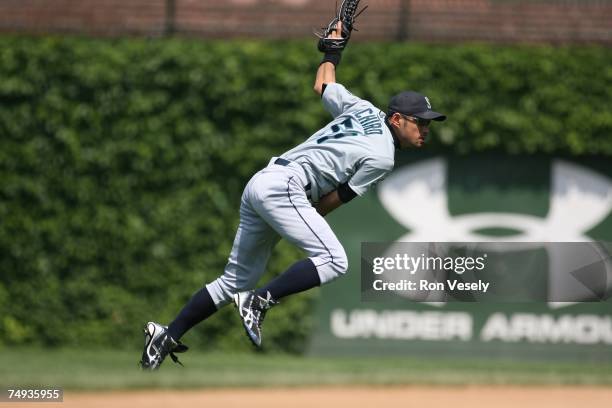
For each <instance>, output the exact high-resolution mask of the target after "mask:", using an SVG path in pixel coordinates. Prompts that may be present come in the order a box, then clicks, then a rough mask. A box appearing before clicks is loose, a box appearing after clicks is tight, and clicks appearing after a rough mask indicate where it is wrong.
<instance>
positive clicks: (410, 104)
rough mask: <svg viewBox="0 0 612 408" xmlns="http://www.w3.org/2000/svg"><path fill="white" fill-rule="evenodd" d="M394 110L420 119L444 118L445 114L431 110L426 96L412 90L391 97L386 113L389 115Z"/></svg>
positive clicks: (441, 119) (440, 119)
mask: <svg viewBox="0 0 612 408" xmlns="http://www.w3.org/2000/svg"><path fill="white" fill-rule="evenodd" d="M395 112H397V113H401V114H404V115H406V116H416V117H417V118H421V119H430V120H437V121H443V120H446V115H443V114H441V113H438V112H434V111H432V110H431V103H430V102H429V98H428V97H426V96H425V95H421V94H420V93H418V92H414V91H404V92H401V93H399V94H397V95H395V96H394V97H392V98H391V100H390V101H389V110H388V111H387V113H388V114H389V115H391V114H393V113H395Z"/></svg>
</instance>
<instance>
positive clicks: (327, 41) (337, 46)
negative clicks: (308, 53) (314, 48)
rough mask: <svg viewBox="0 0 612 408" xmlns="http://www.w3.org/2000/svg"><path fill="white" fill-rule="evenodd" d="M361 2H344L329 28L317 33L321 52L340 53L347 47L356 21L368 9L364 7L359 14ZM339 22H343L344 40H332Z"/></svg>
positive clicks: (354, 0) (355, 0)
mask: <svg viewBox="0 0 612 408" xmlns="http://www.w3.org/2000/svg"><path fill="white" fill-rule="evenodd" d="M359 1H360V0H342V3H341V4H340V7H338V12H337V14H336V16H334V18H333V19H332V21H330V23H329V24H328V25H327V28H323V29H322V31H321V32H319V33H315V34H316V35H317V37H319V45H318V48H319V51H321V52H330V51H331V52H334V51H335V52H339V51H342V50H343V49H344V47H346V44H348V41H349V39H350V38H351V31H353V28H354V24H355V19H356V18H357V17H358V16H359V15H360V14H361V13H363V12H364V11H365V9H367V8H368V6H365V7H363V8H362V9H361V10H359V12H357V8H358V7H359ZM338 21H341V22H342V38H331V37H330V36H331V34H332V32H333V31H334V30H335V29H336V24H337V23H338Z"/></svg>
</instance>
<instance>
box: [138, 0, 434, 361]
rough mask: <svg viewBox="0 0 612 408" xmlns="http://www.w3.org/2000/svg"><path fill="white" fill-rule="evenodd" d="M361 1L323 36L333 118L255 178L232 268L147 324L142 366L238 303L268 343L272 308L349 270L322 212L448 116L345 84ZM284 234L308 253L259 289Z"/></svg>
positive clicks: (324, 76) (320, 90) (417, 98)
mask: <svg viewBox="0 0 612 408" xmlns="http://www.w3.org/2000/svg"><path fill="white" fill-rule="evenodd" d="M358 3H359V0H345V1H343V2H342V5H341V7H340V10H339V12H338V15H337V16H336V18H335V19H334V20H333V21H332V22H331V23H330V25H329V26H328V28H327V30H326V31H325V32H324V34H323V35H321V38H320V40H319V50H321V51H322V52H323V53H324V57H323V61H322V62H321V64H320V66H319V68H318V70H317V74H316V79H315V83H314V90H315V92H316V93H317V94H319V95H320V96H321V99H322V102H323V106H324V107H325V109H327V110H328V111H329V113H330V114H331V115H332V117H333V120H332V121H331V122H330V123H329V124H327V125H326V126H325V127H323V128H322V129H320V130H318V131H317V132H316V133H315V134H313V135H312V136H310V138H308V139H307V140H306V141H304V142H303V143H302V144H300V145H298V146H296V147H295V148H293V149H291V150H289V151H287V152H285V153H284V154H282V155H280V156H279V157H273V158H272V159H271V160H270V162H269V163H268V165H267V166H266V167H265V168H263V169H262V170H260V171H259V172H257V173H256V174H255V175H254V176H253V177H252V178H251V179H250V181H249V182H248V184H247V185H246V187H245V189H244V192H243V195H242V199H241V203H240V224H239V226H238V230H237V232H236V237H235V239H234V244H233V247H232V251H231V254H230V256H229V259H228V263H227V265H226V267H225V270H224V272H223V274H222V275H221V276H220V277H219V278H217V279H216V280H214V281H212V282H210V283H208V284H207V285H206V286H205V287H203V288H202V289H201V290H199V291H198V292H196V293H195V294H194V295H193V297H192V298H191V300H190V301H189V302H188V303H187V304H186V305H185V306H184V308H183V309H182V310H181V311H180V313H179V314H178V316H177V317H176V318H175V319H174V321H172V322H171V323H170V324H169V325H168V326H167V327H166V326H162V325H161V324H158V323H155V322H149V323H147V324H146V326H145V329H144V331H145V346H144V351H143V353H142V359H141V362H140V364H141V367H142V368H143V369H148V370H155V369H157V368H159V366H160V365H161V364H162V362H163V361H164V359H165V358H166V357H167V356H168V355H170V356H171V358H172V360H173V361H175V362H178V359H177V358H176V356H175V353H180V352H184V351H186V350H187V346H185V345H184V344H182V343H181V342H180V338H181V337H182V336H183V335H184V334H185V333H186V332H187V331H188V330H189V329H191V328H192V327H193V326H195V325H196V324H198V323H199V322H201V321H203V320H204V319H206V318H208V317H210V316H211V315H212V314H213V313H215V312H216V311H217V310H218V309H219V308H221V307H222V306H224V305H226V304H228V303H230V302H233V303H234V304H235V306H236V307H237V310H238V313H239V314H240V317H241V319H242V323H243V326H244V328H245V330H246V333H247V335H248V337H249V339H250V340H251V341H252V342H253V344H254V345H255V346H258V347H260V346H261V343H262V323H263V321H264V317H265V315H266V312H267V311H268V310H269V309H270V308H271V307H273V306H275V305H277V304H278V302H279V300H280V299H282V298H283V297H285V296H289V295H291V294H294V293H298V292H302V291H305V290H308V289H310V288H313V287H315V286H319V285H323V284H326V283H329V282H331V281H333V280H334V279H336V278H338V277H340V276H342V275H344V274H345V273H346V271H347V268H348V263H347V258H346V254H345V252H344V249H343V248H342V244H341V243H340V242H339V241H338V238H337V237H336V235H335V234H334V232H333V231H332V229H331V228H330V226H329V225H328V224H327V222H326V221H325V219H324V218H323V217H324V216H325V215H326V214H328V213H330V212H331V211H333V210H335V209H336V208H338V207H340V206H341V205H342V204H344V203H347V202H349V201H350V200H352V199H353V198H355V197H357V196H361V195H363V194H364V193H365V192H366V191H367V190H368V189H369V188H370V187H371V186H373V185H375V184H376V183H378V182H379V181H381V180H382V179H383V178H384V177H385V176H386V175H387V174H388V173H389V172H390V171H391V170H392V169H393V164H394V155H395V151H396V150H398V149H407V148H411V147H421V146H422V145H423V143H425V140H426V137H427V134H428V132H429V125H430V122H431V121H432V120H436V121H442V120H444V119H445V118H446V117H445V116H444V115H442V114H440V113H437V112H434V111H433V110H432V109H431V105H430V103H429V100H428V99H427V97H425V96H423V95H421V94H419V93H416V92H411V91H407V92H402V93H400V94H398V95H395V96H394V97H393V98H391V100H390V103H389V108H388V111H387V113H386V114H385V113H384V112H382V111H381V110H380V109H378V108H376V107H375V106H374V105H372V104H371V103H370V102H368V101H366V100H363V99H360V98H359V97H357V96H355V95H353V94H351V93H350V92H349V91H348V90H347V89H346V88H345V87H344V86H342V85H341V84H339V83H337V82H336V68H337V66H338V64H339V63H340V57H341V52H342V50H343V49H344V47H345V46H346V43H347V42H348V39H349V38H350V33H351V30H352V26H353V22H354V18H355V17H356V15H358V14H356V13H355V12H356V9H357V5H358ZM281 238H284V239H286V240H288V241H289V242H291V243H293V244H294V245H296V246H298V247H299V248H301V249H302V250H304V251H305V252H306V254H307V255H308V257H307V258H306V259H303V260H300V261H298V262H296V263H294V264H293V265H291V266H290V267H289V268H288V269H287V270H286V271H285V272H283V273H282V274H280V275H279V276H278V277H276V278H275V279H273V280H272V281H270V282H268V283H267V284H265V285H264V286H263V287H260V288H259V289H255V290H254V288H255V287H256V285H257V283H258V281H259V279H260V277H261V276H262V274H263V273H264V271H265V268H266V264H267V262H268V258H269V256H270V252H271V251H272V249H273V247H274V246H275V245H276V243H277V242H278V241H279V240H280V239H281Z"/></svg>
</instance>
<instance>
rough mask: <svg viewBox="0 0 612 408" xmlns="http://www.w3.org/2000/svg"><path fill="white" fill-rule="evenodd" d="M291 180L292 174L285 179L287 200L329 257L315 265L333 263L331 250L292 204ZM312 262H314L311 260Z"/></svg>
mask: <svg viewBox="0 0 612 408" xmlns="http://www.w3.org/2000/svg"><path fill="white" fill-rule="evenodd" d="M291 181H293V176H291V177H289V181H287V197H288V198H289V202H290V203H291V205H292V206H293V209H294V210H295V212H296V213H298V215H299V216H300V218H301V219H302V221H304V224H306V226H307V227H308V229H309V230H310V232H312V233H313V234H314V236H315V237H316V238H317V239H318V240H319V242H320V243H321V245H323V247H324V248H325V250H326V251H327V253H328V254H329V257H330V259H331V260H330V261H327V262H323V263H322V264H320V265H315V267H316V268H318V267H319V266H323V265H326V264H328V263H332V264H333V263H334V256H333V255H332V253H331V251H330V250H329V248H328V247H327V245H325V243H324V242H323V240H322V239H321V238H320V237H319V236H318V235H317V233H316V232H314V230H313V229H312V227H311V226H310V225H309V224H308V222H306V220H305V219H304V217H302V214H300V211H299V210H298V209H297V207H296V206H295V204H293V200H292V199H291V190H290V187H289V185H290V184H291ZM313 263H314V262H313Z"/></svg>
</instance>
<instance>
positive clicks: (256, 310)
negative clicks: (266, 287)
mask: <svg viewBox="0 0 612 408" xmlns="http://www.w3.org/2000/svg"><path fill="white" fill-rule="evenodd" d="M234 304H235V305H236V307H237V308H238V314H240V318H241V319H242V325H243V326H244V329H245V330H246V333H247V336H248V337H249V340H251V342H252V343H253V344H254V345H255V346H257V347H261V325H262V324H263V321H264V317H265V316H266V312H267V311H268V309H270V308H271V307H272V306H274V305H277V304H278V302H277V301H275V300H273V299H272V297H271V296H270V292H268V295H267V297H265V298H263V297H261V296H259V295H257V294H256V293H255V291H252V290H251V291H248V292H241V293H236V294H235V295H234Z"/></svg>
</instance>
